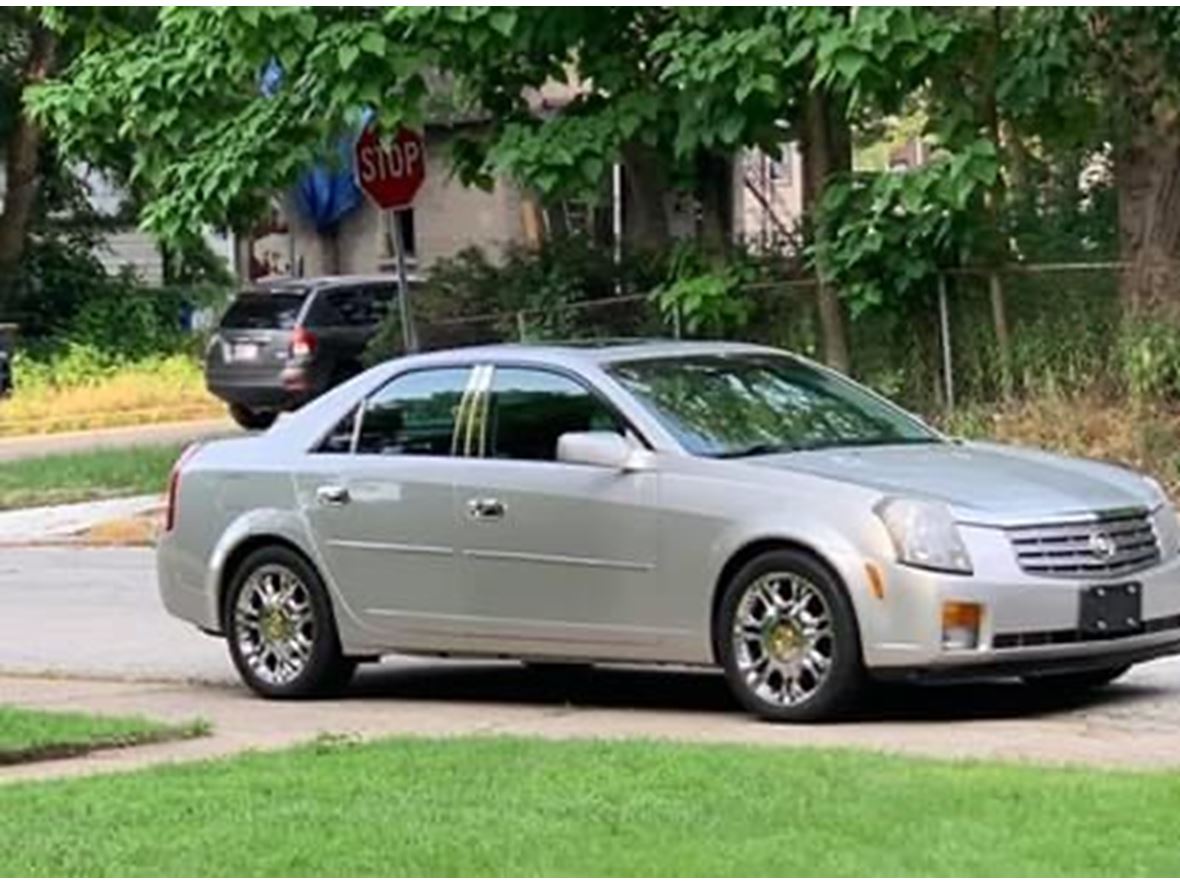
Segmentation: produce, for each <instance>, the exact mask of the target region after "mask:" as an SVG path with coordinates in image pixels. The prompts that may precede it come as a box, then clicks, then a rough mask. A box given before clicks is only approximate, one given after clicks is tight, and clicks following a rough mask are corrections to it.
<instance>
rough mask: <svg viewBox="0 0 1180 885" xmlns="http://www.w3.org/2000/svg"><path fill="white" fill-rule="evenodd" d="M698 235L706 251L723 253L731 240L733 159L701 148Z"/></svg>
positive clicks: (698, 187) (698, 169)
mask: <svg viewBox="0 0 1180 885" xmlns="http://www.w3.org/2000/svg"><path fill="white" fill-rule="evenodd" d="M696 166H697V186H696V192H697V202H698V204H699V205H700V212H701V216H700V224H699V226H698V228H697V235H698V238H699V240H700V243H701V246H702V247H704V249H705V250H706V251H707V252H711V253H713V254H715V255H722V254H724V253H726V252H728V251H729V247H730V245H731V244H732V243H733V158H732V157H730V156H727V155H726V154H719V153H715V152H712V151H701V153H700V154H699V155H698V156H697V164H696Z"/></svg>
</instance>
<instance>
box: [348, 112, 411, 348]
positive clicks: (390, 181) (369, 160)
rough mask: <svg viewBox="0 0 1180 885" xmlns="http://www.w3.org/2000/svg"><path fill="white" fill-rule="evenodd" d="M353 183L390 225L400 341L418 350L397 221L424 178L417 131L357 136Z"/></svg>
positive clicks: (372, 131)
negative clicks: (395, 274)
mask: <svg viewBox="0 0 1180 885" xmlns="http://www.w3.org/2000/svg"><path fill="white" fill-rule="evenodd" d="M353 160H354V162H355V165H356V179H357V185H358V186H359V187H360V189H361V190H362V191H364V193H365V194H366V195H367V196H368V197H369V199H370V200H372V201H373V203H374V205H376V206H377V208H378V209H380V210H381V211H382V212H384V213H385V214H386V220H387V223H388V224H389V227H390V239H391V240H392V241H393V255H394V260H395V261H396V262H397V290H398V308H399V310H400V315H401V324H402V340H403V342H404V343H405V348H406V352H407V353H414V352H415V351H417V349H418V336H417V334H416V332H415V330H414V318H413V315H412V313H411V312H410V288H409V286H408V284H407V283H406V244H405V240H404V238H403V236H402V226H401V224H400V223H399V222H398V218H397V212H398V210H399V209H408V208H410V206H411V205H413V202H414V197H415V195H416V194H417V193H418V189H419V188H420V187H422V182H423V181H424V180H425V179H426V145H425V143H424V141H423V139H422V135H421V133H418V132H413V131H412V130H409V129H405V128H402V129H399V130H398V131H397V132H396V133H395V134H394V135H392V136H391V137H387V138H385V139H382V138H381V137H380V136H379V135H378V134H377V130H376V129H375V128H374V127H373V126H372V125H370V126H367V127H365V130H364V131H363V132H362V133H361V134H360V137H359V138H357V140H356V144H355V145H354V146H353Z"/></svg>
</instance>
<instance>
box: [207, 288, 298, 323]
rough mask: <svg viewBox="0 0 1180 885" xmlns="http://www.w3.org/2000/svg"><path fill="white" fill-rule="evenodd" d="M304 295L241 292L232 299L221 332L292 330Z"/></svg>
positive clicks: (222, 319) (223, 318)
mask: <svg viewBox="0 0 1180 885" xmlns="http://www.w3.org/2000/svg"><path fill="white" fill-rule="evenodd" d="M305 297H306V296H305V295H302V294H298V295H294V294H287V293H281V294H280V293H270V292H244V293H242V294H241V295H239V296H238V297H237V298H235V299H234V301H233V304H231V305H230V306H229V310H227V311H226V312H225V316H223V317H222V318H221V328H223V329H293V328H295V321H296V320H297V319H298V318H299V311H300V310H301V309H302V307H303V299H304V298H305Z"/></svg>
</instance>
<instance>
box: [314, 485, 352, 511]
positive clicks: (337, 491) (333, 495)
mask: <svg viewBox="0 0 1180 885" xmlns="http://www.w3.org/2000/svg"><path fill="white" fill-rule="evenodd" d="M315 499H316V500H317V501H319V502H320V503H321V504H325V505H327V506H329V507H342V506H343V505H345V504H347V503H348V502H349V501H350V500H352V498H351V496H350V495H349V494H348V489H346V488H345V487H344V486H320V487H319V488H318V489H316V490H315Z"/></svg>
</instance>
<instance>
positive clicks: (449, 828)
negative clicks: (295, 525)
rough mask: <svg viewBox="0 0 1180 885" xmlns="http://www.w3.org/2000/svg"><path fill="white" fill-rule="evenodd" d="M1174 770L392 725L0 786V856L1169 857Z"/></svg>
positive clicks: (479, 865) (769, 862)
mask: <svg viewBox="0 0 1180 885" xmlns="http://www.w3.org/2000/svg"><path fill="white" fill-rule="evenodd" d="M1177 820H1180V773H1175V774H1173V773H1164V774H1122V773H1101V772H1092V771H1078V770H1048V769H1038V768H1031V767H1021V766H1015V765H998V764H979V763H972V764H964V763H940V762H927V761H916V760H911V759H902V758H897V757H887V756H880V755H875V754H870V753H859V752H851V751H820V750H777V749H770V748H753V747H720V746H718V747H707V746H692V745H678V744H655V743H642V742H598V743H595V742H547V741H542V740H521V739H454V740H426V739H400V740H393V741H385V742H380V743H374V744H365V745H348V744H343V743H336V744H331V743H322V744H318V745H313V746H309V747H304V748H300V749H297V750H293V751H287V752H282V753H275V754H265V755H264V754H255V755H248V756H243V757H238V758H235V759H230V760H225V761H218V762H209V763H199V764H191V765H184V766H172V767H162V768H156V769H152V770H148V771H143V772H139V773H135V774H130V775H111V776H103V777H96V778H90V779H86V780H69V781H56V782H50V783H29V784H14V785H11V786H7V787H3V788H0V875H5V876H44V875H54V876H83V875H85V876H99V875H108V876H111V875H118V876H224V875H239V874H242V875H267V876H307V875H331V876H352V875H385V876H396V875H421V876H434V875H464V876H467V875H471V876H479V875H537V874H544V875H665V874H667V875H680V874H686V875H706V876H713V875H731V876H744V875H774V876H793V875H799V876H802V875H865V874H868V875H877V876H892V875H1041V876H1050V875H1075V876H1082V875H1120V876H1121V875H1138V874H1152V875H1174V874H1176V873H1180V849H1178V848H1177V847H1176V821H1177Z"/></svg>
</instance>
